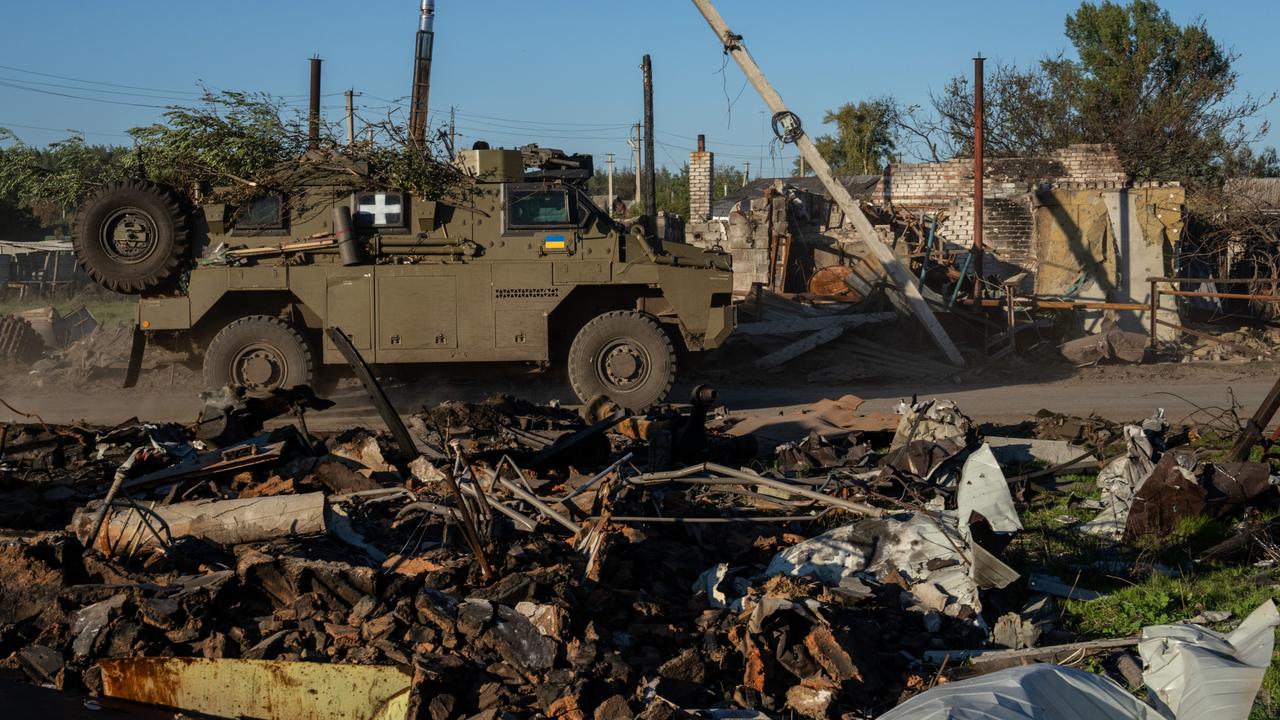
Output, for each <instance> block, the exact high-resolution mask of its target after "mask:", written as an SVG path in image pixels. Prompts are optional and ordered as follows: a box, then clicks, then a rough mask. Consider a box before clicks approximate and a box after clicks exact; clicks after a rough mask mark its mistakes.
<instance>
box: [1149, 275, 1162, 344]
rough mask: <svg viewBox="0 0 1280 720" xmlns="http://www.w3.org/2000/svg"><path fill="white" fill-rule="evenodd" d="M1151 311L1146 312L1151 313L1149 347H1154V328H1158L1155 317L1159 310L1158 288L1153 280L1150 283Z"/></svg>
mask: <svg viewBox="0 0 1280 720" xmlns="http://www.w3.org/2000/svg"><path fill="white" fill-rule="evenodd" d="M1150 297H1151V309H1150V310H1148V311H1147V312H1149V313H1151V317H1150V318H1149V319H1150V320H1151V345H1150V347H1152V348H1154V347H1155V346H1156V328H1158V327H1159V318H1157V317H1156V311H1157V310H1159V309H1160V286H1159V285H1158V284H1157V283H1156V281H1155V280H1152V281H1151V296H1150Z"/></svg>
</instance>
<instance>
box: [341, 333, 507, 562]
mask: <svg viewBox="0 0 1280 720" xmlns="http://www.w3.org/2000/svg"><path fill="white" fill-rule="evenodd" d="M328 333H329V339H330V340H332V341H333V344H334V346H335V347H337V348H338V352H339V353H342V357H343V359H345V360H346V361H347V364H348V365H350V366H351V370H352V371H353V372H354V373H355V374H356V377H357V378H359V380H360V383H361V384H362V385H364V389H365V391H366V392H368V393H369V399H370V400H372V401H373V405H374V407H376V408H377V409H378V414H379V415H381V416H382V421H383V422H385V423H386V424H387V428H388V429H389V430H391V435H392V436H394V437H395V439H396V444H397V445H399V446H400V453H401V454H402V455H403V456H404V460H405V462H406V463H407V462H408V461H410V460H412V459H413V458H416V457H417V456H418V447H417V445H415V444H414V442H413V437H412V436H410V435H409V428H408V427H406V426H405V424H404V420H401V419H400V414H399V413H397V412H396V409H395V407H393V406H392V405H391V401H390V400H388V399H387V394H386V393H385V392H383V390H382V386H381V385H379V384H378V380H377V379H376V378H374V377H373V372H372V371H371V370H370V369H369V365H368V364H367V363H365V361H364V358H363V357H361V356H360V351H359V350H357V349H356V346H355V345H352V344H351V339H350V338H348V337H347V335H346V333H344V332H342V329H341V328H337V327H331V328H329V330H328ZM444 480H445V487H446V488H448V490H449V495H450V496H451V497H452V498H453V501H454V502H455V503H457V504H458V513H459V515H461V517H462V522H461V523H459V524H460V525H461V527H462V536H463V538H464V539H466V541H467V545H469V546H470V547H471V551H472V552H473V553H474V554H475V556H476V561H477V562H479V563H480V572H481V574H483V575H484V577H485V579H486V580H488V579H490V578H492V577H493V566H491V565H490V564H489V558H488V557H487V556H486V555H485V552H484V545H483V544H482V543H481V542H480V531H479V530H478V529H477V528H476V524H475V518H474V517H473V516H472V515H471V511H470V510H468V509H467V501H466V500H465V499H463V497H462V490H461V489H459V488H458V482H457V480H455V479H454V477H453V473H452V472H450V471H449V469H448V468H446V469H445V470H444Z"/></svg>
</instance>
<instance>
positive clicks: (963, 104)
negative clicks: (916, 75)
mask: <svg viewBox="0 0 1280 720" xmlns="http://www.w3.org/2000/svg"><path fill="white" fill-rule="evenodd" d="M987 72H988V76H987V77H986V78H985V79H984V82H983V90H984V93H983V96H984V97H983V102H984V105H985V108H986V114H985V117H984V120H985V125H984V130H985V134H984V135H983V138H984V140H985V141H986V147H985V151H986V153H987V154H989V155H991V156H992V157H1019V156H1024V157H1025V156H1029V155H1042V154H1045V153H1049V152H1052V151H1053V150H1056V149H1058V148H1063V147H1066V146H1067V145H1070V144H1072V143H1077V142H1083V135H1082V134H1081V132H1080V125H1079V110H1078V102H1079V97H1078V96H1079V92H1078V85H1079V84H1078V81H1077V79H1076V76H1075V74H1074V68H1073V66H1072V65H1071V64H1070V63H1064V62H1063V61H1062V60H1061V58H1055V59H1044V60H1042V61H1040V62H1039V63H1038V64H1037V65H1034V66H1032V67H1031V68H1028V69H1027V70H1019V69H1018V68H1017V67H1016V66H1013V65H1010V64H1006V63H996V64H995V65H994V67H990V68H988V70H987ZM930 100H931V101H932V104H933V107H934V109H935V110H936V111H937V114H938V118H939V122H938V123H937V124H936V125H934V126H932V128H931V132H926V133H919V132H916V133H914V134H916V135H922V134H923V135H931V136H933V137H935V138H937V137H938V136H939V135H940V136H941V137H940V138H939V139H938V140H936V142H937V144H939V145H941V146H943V147H945V148H946V151H947V152H948V153H949V154H954V155H960V156H965V155H972V154H973V126H974V117H973V112H974V106H973V102H974V100H973V85H972V81H971V80H970V78H969V77H967V76H964V75H957V76H955V77H953V78H951V79H950V80H949V81H948V82H947V85H946V87H945V89H944V90H943V91H942V92H941V93H938V94H931V95H930ZM910 112H911V109H909V110H907V111H900V112H899V113H897V114H895V116H894V117H895V119H899V121H900V122H899V124H900V126H903V125H905V126H906V127H909V128H912V129H914V128H919V127H920V120H919V119H918V117H916V118H912V122H907V121H905V120H903V119H902V118H903V116H904V115H905V114H907V113H910ZM939 131H940V132H939ZM931 149H932V150H933V151H934V154H935V156H936V154H937V148H936V147H934V148H931Z"/></svg>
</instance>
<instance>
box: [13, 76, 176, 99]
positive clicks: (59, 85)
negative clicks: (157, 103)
mask: <svg viewBox="0 0 1280 720" xmlns="http://www.w3.org/2000/svg"><path fill="white" fill-rule="evenodd" d="M0 80H3V81H5V82H12V83H22V84H23V85H24V86H27V85H37V86H40V87H52V88H61V89H63V90H76V91H78V92H92V93H103V94H106V95H117V96H123V97H141V98H151V99H153V100H181V101H184V102H189V101H190V100H191V99H192V98H185V97H177V96H175V95H153V94H150V93H139V92H129V91H127V90H99V89H97V88H88V87H79V86H76V85H64V84H62V83H50V82H41V81H39V80H23V79H21V78H11V77H0Z"/></svg>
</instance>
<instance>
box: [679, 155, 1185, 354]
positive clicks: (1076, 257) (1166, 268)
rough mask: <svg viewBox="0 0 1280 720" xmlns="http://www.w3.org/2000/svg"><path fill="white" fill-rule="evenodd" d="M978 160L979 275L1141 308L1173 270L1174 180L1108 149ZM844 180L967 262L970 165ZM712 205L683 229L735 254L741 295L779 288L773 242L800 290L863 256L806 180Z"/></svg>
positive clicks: (699, 168)
mask: <svg viewBox="0 0 1280 720" xmlns="http://www.w3.org/2000/svg"><path fill="white" fill-rule="evenodd" d="M709 167H710V161H709V160H708V158H707V153H702V154H698V153H695V154H694V155H693V156H691V158H690V168H691V169H690V172H691V173H693V172H700V173H705V172H706V171H707V168H709ZM985 167H986V172H985V175H984V178H983V185H984V217H983V225H984V246H985V248H986V254H987V256H988V257H989V258H993V259H994V262H989V263H988V265H987V266H986V267H985V268H984V275H987V276H993V277H995V278H996V279H997V280H998V281H1004V280H1007V279H1009V278H1016V280H1017V282H1016V288H1017V290H1019V291H1022V292H1028V293H1035V294H1037V295H1048V296H1055V297H1063V298H1071V299H1075V300H1080V301H1086V302H1088V301H1095V302H1129V303H1146V302H1148V301H1149V299H1150V289H1149V283H1148V282H1147V278H1148V277H1152V276H1166V275H1168V274H1169V272H1170V271H1171V270H1172V268H1171V267H1170V262H1171V258H1172V251H1173V249H1174V247H1175V246H1176V245H1177V243H1178V242H1179V240H1180V238H1181V233H1182V226H1183V204H1184V202H1185V196H1184V191H1183V189H1182V188H1181V187H1180V186H1178V185H1177V184H1176V183H1174V184H1161V183H1134V182H1133V181H1132V179H1131V178H1129V177H1128V176H1127V175H1126V174H1125V172H1124V169H1123V167H1122V166H1121V164H1120V161H1119V159H1118V157H1117V156H1116V154H1115V152H1114V150H1113V149H1111V148H1110V147H1108V146H1105V145H1074V146H1071V147H1068V148H1065V149H1063V150H1060V151H1057V152H1055V153H1053V154H1052V155H1051V156H1048V157H1039V158H993V159H989V160H987V161H986V163H985ZM841 181H842V183H843V184H844V185H845V187H846V188H847V189H848V190H849V191H850V193H851V194H852V195H853V196H854V197H855V198H857V199H859V200H860V201H861V202H862V203H863V204H864V206H869V207H870V208H871V209H879V210H882V211H885V212H884V213H882V214H881V215H880V217H881V218H888V217H890V216H892V214H894V213H905V214H907V215H915V216H919V217H920V218H921V219H922V220H923V221H925V222H926V223H931V224H932V225H933V231H932V235H933V242H935V243H937V245H938V246H939V247H944V248H946V251H947V252H948V253H950V254H951V255H953V256H955V257H956V258H957V260H958V262H959V263H961V264H963V263H964V258H965V257H966V256H967V255H968V252H969V248H970V247H971V245H972V242H973V229H974V222H973V220H974V218H973V190H974V178H973V165H972V161H971V160H969V159H966V158H957V159H954V160H948V161H944V162H937V163H893V164H891V165H889V166H888V167H887V168H885V171H884V173H883V174H882V175H880V176H866V177H848V178H841ZM699 187H700V188H705V187H706V186H699ZM753 191H754V196H752V192H753ZM699 192H702V190H701V189H700V190H699ZM744 194H745V197H744ZM735 198H742V199H741V200H740V201H739V202H736V203H734V202H733V200H734V199H735ZM702 202H703V203H704V204H705V203H706V202H707V201H706V200H705V199H702ZM714 207H715V208H716V211H715V212H714V213H713V217H712V218H711V219H710V220H708V221H706V222H700V223H699V222H694V223H690V224H689V225H688V227H687V230H686V233H687V236H688V238H689V240H690V242H693V243H695V244H702V245H708V246H709V245H721V246H723V247H725V248H726V249H728V250H729V251H730V252H731V253H732V254H733V255H734V270H735V286H734V287H735V291H737V292H739V293H744V294H745V293H746V292H748V291H749V290H750V289H751V287H752V285H753V284H756V283H760V284H764V285H766V286H772V285H773V284H776V283H772V282H771V281H773V280H775V279H776V276H777V272H778V270H777V267H776V266H777V265H778V263H779V262H785V261H783V260H781V259H780V257H779V251H778V247H779V245H780V244H781V245H782V246H784V247H785V248H786V250H785V254H789V255H790V257H791V259H790V261H789V264H790V265H791V267H789V268H788V271H789V272H798V273H799V274H800V275H801V276H802V277H801V278H800V279H799V282H798V285H800V286H801V287H806V286H807V284H808V279H809V278H810V277H812V276H813V275H814V274H816V273H817V271H819V270H821V269H822V268H824V267H829V266H833V265H834V266H838V265H857V264H860V263H864V262H869V260H868V259H867V258H866V257H865V252H864V251H863V250H862V249H861V247H860V244H859V243H858V242H857V234H856V231H854V229H853V228H852V226H851V225H850V224H849V223H847V222H845V219H844V216H843V213H842V212H841V211H840V209H839V208H838V207H837V206H836V205H835V204H834V203H833V202H831V200H830V199H829V197H828V196H827V193H826V191H825V190H823V189H822V187H821V184H820V183H817V182H816V180H815V179H813V178H794V179H793V178H778V179H775V180H757V181H755V182H753V184H752V185H751V186H749V188H748V189H745V190H744V193H739V194H738V195H735V196H734V197H731V198H729V199H728V201H727V202H726V201H721V202H720V203H717V204H716V205H715V206H714ZM872 215H873V217H874V215H875V213H874V212H873V213H872ZM877 230H878V231H880V232H881V233H882V237H883V238H884V239H885V240H886V241H887V242H891V243H894V241H895V240H896V239H897V238H896V237H895V230H894V228H893V227H892V223H891V222H887V221H885V220H883V219H882V220H881V221H879V222H877ZM895 245H897V247H896V250H897V252H898V253H899V254H902V255H906V254H909V252H910V250H909V248H907V247H905V246H904V245H903V244H902V243H895ZM870 262H871V263H872V264H873V265H874V264H875V263H874V261H870ZM771 268H772V269H771ZM868 274H872V273H868ZM793 282H794V281H793ZM1173 300H1174V299H1173V298H1172V297H1168V296H1165V297H1163V298H1162V299H1161V303H1162V307H1164V309H1166V310H1172V309H1174V305H1173ZM1100 319H1101V318H1100V314H1097V315H1094V316H1093V317H1091V318H1086V325H1085V328H1084V329H1085V330H1086V331H1093V330H1096V329H1097V326H1098V324H1099V322H1100ZM1119 320H1120V324H1121V326H1122V327H1124V328H1125V329H1127V330H1133V331H1142V330H1143V329H1144V328H1145V327H1146V325H1145V324H1144V323H1145V322H1146V313H1144V312H1141V311H1127V312H1121V313H1120V318H1119Z"/></svg>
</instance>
